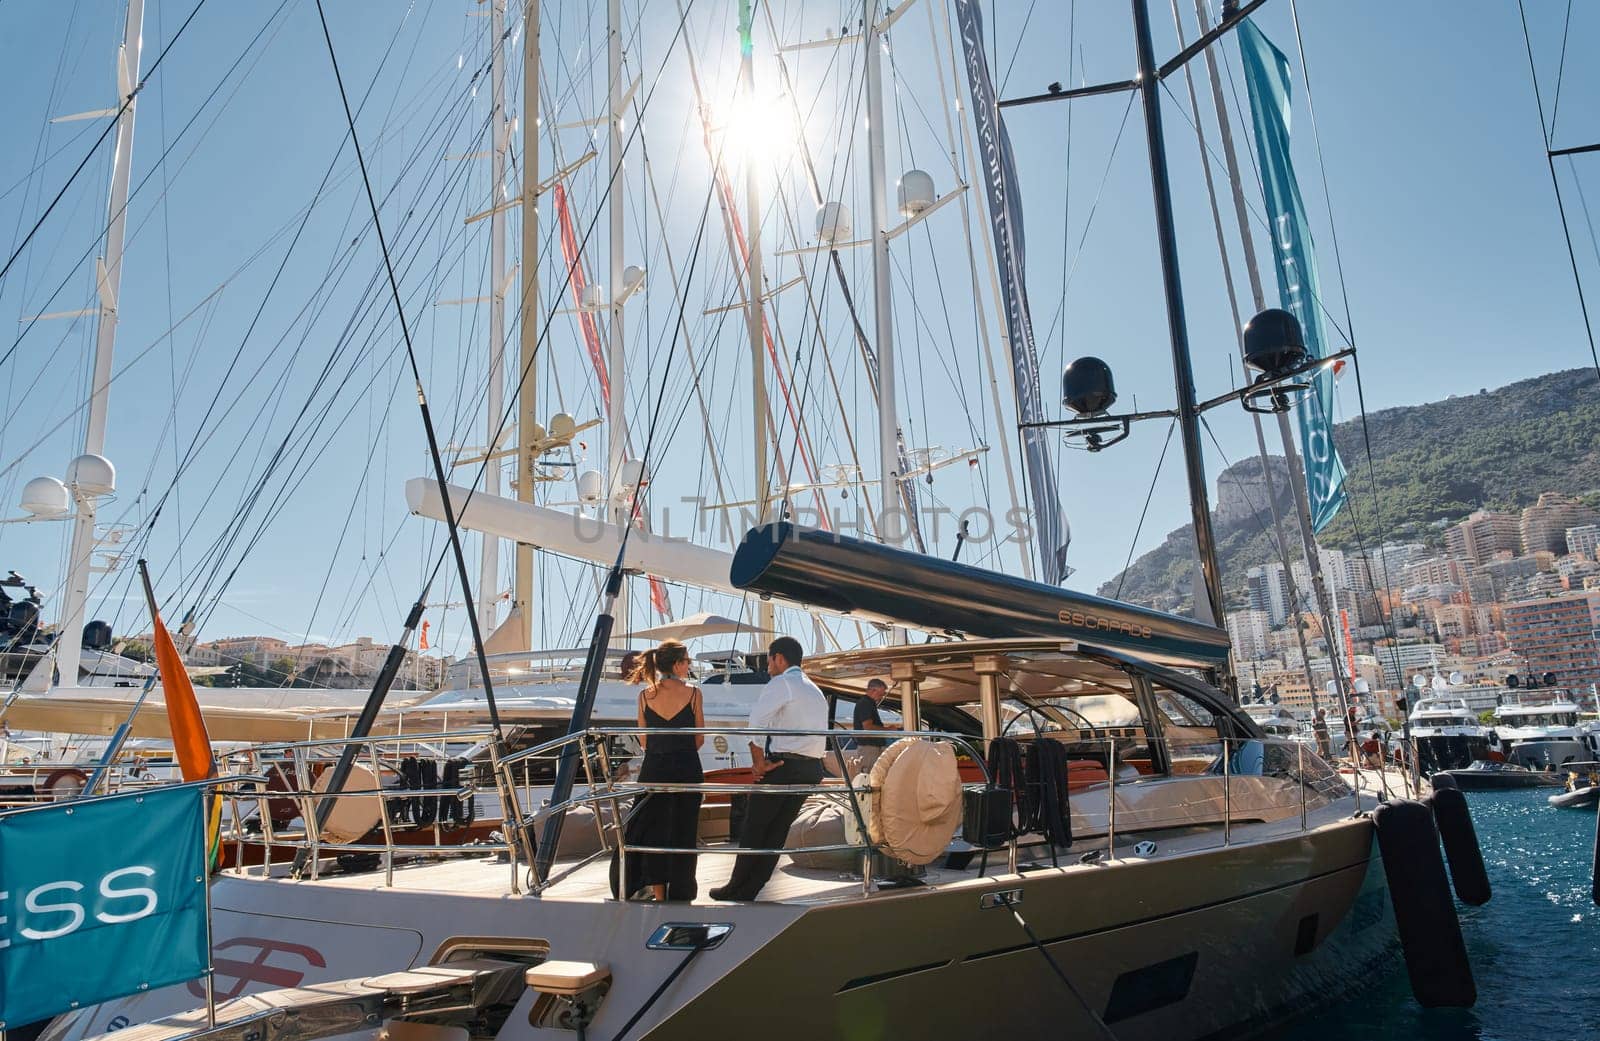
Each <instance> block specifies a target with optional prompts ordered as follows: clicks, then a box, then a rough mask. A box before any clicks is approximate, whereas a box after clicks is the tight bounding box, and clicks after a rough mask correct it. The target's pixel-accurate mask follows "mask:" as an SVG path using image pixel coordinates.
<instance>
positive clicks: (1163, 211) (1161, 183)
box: [1133, 0, 1224, 625]
mask: <svg viewBox="0 0 1600 1041" xmlns="http://www.w3.org/2000/svg"><path fill="white" fill-rule="evenodd" d="M1148 2H1149V0H1133V22H1134V36H1135V46H1136V48H1137V50H1138V57H1139V100H1140V101H1141V102H1142V104H1143V107H1144V132H1145V144H1146V147H1147V148H1148V150H1149V153H1150V189H1151V193H1152V194H1153V195H1154V197H1155V211H1156V214H1155V215H1156V237H1157V240H1158V242H1159V244H1160V248H1161V283H1162V290H1163V292H1164V294H1165V296H1166V303H1167V334H1168V337H1169V339H1170V340H1171V341H1172V375H1173V383H1174V385H1175V388H1176V391H1177V397H1178V432H1179V434H1180V435H1181V436H1182V437H1183V463H1184V470H1185V472H1186V473H1187V474H1188V478H1189V508H1190V512H1191V513H1192V514H1193V518H1194V542H1195V550H1196V551H1197V553H1198V555H1199V558H1200V575H1201V578H1202V579H1203V580H1204V583H1205V595H1206V601H1207V603H1206V607H1207V608H1208V609H1209V611H1210V613H1211V619H1210V620H1211V622H1212V623H1213V624H1216V625H1221V624H1222V621H1223V617H1224V616H1223V601H1222V575H1221V572H1220V571H1219V569H1218V567H1217V546H1216V538H1215V536H1214V535H1213V533H1212V530H1211V505H1210V497H1209V495H1208V494H1207V490H1206V466H1205V459H1204V457H1203V456H1202V454H1201V445H1200V417H1199V412H1198V411H1197V410H1196V408H1195V393H1194V367H1193V365H1192V363H1191V362H1190V359H1189V330H1188V323H1187V321H1186V319H1185V317H1184V308H1183V284H1182V280H1181V278H1180V275H1179V272H1178V238H1177V231H1176V227H1175V225H1174V223H1173V218H1172V190H1171V185H1170V183H1169V182H1168V179H1167V152H1166V140H1165V137H1164V135H1163V133H1162V128H1161V94H1160V92H1159V89H1158V88H1159V85H1160V79H1159V77H1158V75H1157V72H1156V61H1155V53H1154V48H1153V46H1152V44H1151V42H1150V10H1149V7H1148ZM1200 606H1201V605H1200V604H1199V603H1198V600H1197V602H1196V604H1195V608H1196V613H1197V614H1198V613H1199V610H1200Z"/></svg>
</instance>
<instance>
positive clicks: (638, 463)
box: [618, 459, 650, 496]
mask: <svg viewBox="0 0 1600 1041" xmlns="http://www.w3.org/2000/svg"><path fill="white" fill-rule="evenodd" d="M649 480H650V475H649V473H648V472H647V471H646V470H645V468H644V461H643V460H640V459H624V460H623V461H622V480H621V481H620V482H619V485H620V487H619V489H618V491H619V493H620V494H622V495H624V496H628V495H632V494H633V490H634V489H635V488H638V487H639V486H640V485H643V484H646V483H648V482H649Z"/></svg>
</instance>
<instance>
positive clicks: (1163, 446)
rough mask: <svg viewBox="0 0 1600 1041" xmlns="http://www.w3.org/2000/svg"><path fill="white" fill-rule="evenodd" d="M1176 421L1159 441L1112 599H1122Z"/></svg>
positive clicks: (1170, 443) (1170, 424) (1169, 425)
mask: <svg viewBox="0 0 1600 1041" xmlns="http://www.w3.org/2000/svg"><path fill="white" fill-rule="evenodd" d="M1177 426H1178V421H1177V420H1176V419H1174V420H1173V421H1172V422H1171V423H1169V424H1167V439H1166V440H1165V441H1163V442H1161V456H1160V458H1158V459H1157V460H1156V472H1155V473H1153V474H1151V475H1150V490H1149V491H1147V492H1145V495H1144V509H1142V510H1140V511H1139V524H1138V526H1137V527H1135V528H1134V529H1133V539H1132V540H1131V541H1130V542H1129V543H1128V559H1127V560H1125V561H1123V563H1122V574H1120V575H1118V576H1117V591H1116V593H1114V594H1113V595H1112V597H1111V599H1113V600H1121V599H1122V584H1123V583H1124V582H1126V581H1127V580H1128V569H1129V568H1130V567H1132V566H1133V551H1134V549H1136V548H1137V547H1138V545H1139V534H1140V533H1141V532H1143V531H1144V519H1145V516H1146V515H1147V514H1148V513H1149V512H1150V500H1151V499H1153V498H1155V494H1156V482H1157V481H1159V480H1160V479H1161V467H1162V465H1163V464H1164V463H1166V461H1167V449H1168V448H1169V447H1171V445H1172V432H1173V430H1175V429H1177Z"/></svg>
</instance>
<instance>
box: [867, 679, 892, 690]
mask: <svg viewBox="0 0 1600 1041" xmlns="http://www.w3.org/2000/svg"><path fill="white" fill-rule="evenodd" d="M873 687H882V688H883V689H884V690H888V689H889V685H888V684H887V683H885V682H883V680H881V679H879V678H878V677H877V676H874V677H872V678H871V679H870V680H868V681H867V689H868V690H871V689H872V688H873Z"/></svg>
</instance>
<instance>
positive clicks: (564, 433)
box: [550, 412, 578, 441]
mask: <svg viewBox="0 0 1600 1041" xmlns="http://www.w3.org/2000/svg"><path fill="white" fill-rule="evenodd" d="M577 433H578V421H577V420H576V419H574V418H573V417H572V415H571V413H567V412H557V413H556V414H555V415H553V416H551V417H550V436H551V437H553V438H555V439H557V440H558V441H566V440H568V439H570V438H572V437H575V436H577Z"/></svg>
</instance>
